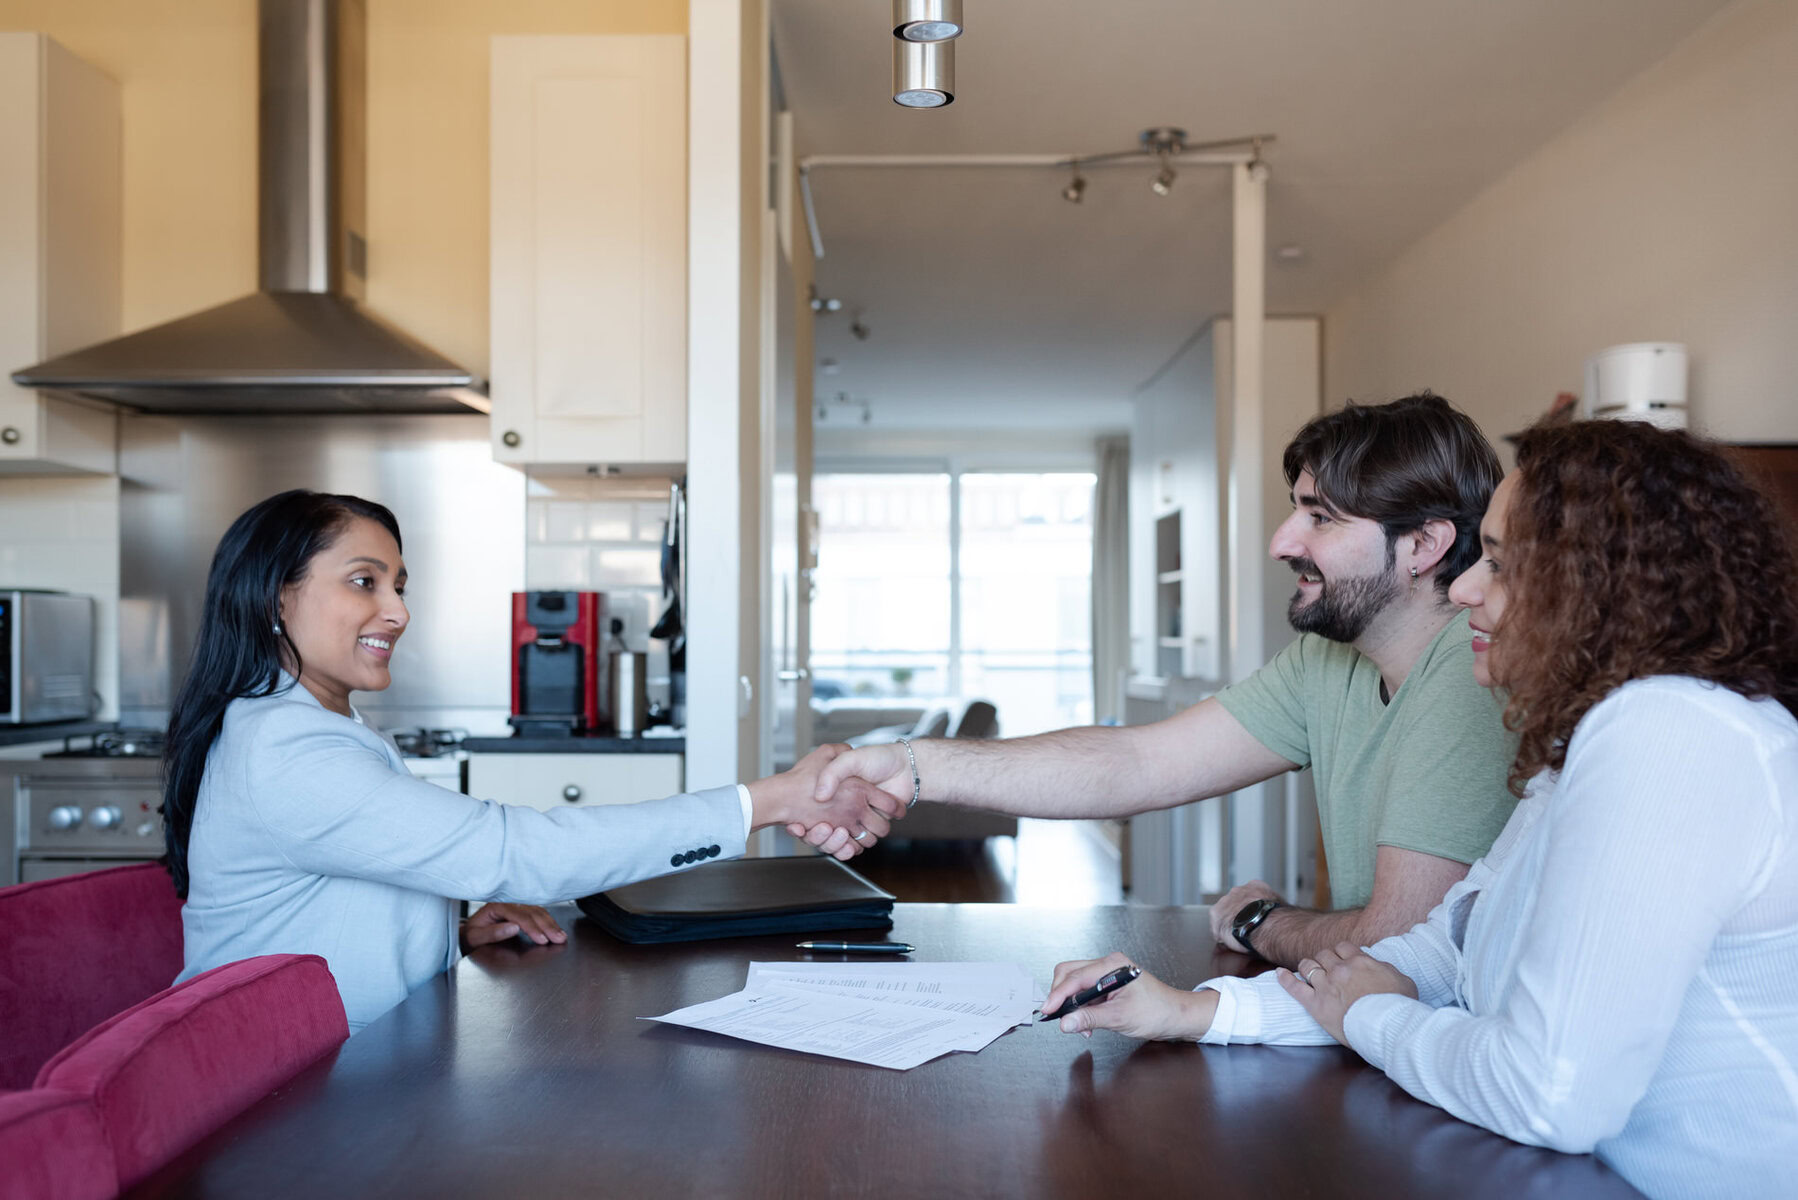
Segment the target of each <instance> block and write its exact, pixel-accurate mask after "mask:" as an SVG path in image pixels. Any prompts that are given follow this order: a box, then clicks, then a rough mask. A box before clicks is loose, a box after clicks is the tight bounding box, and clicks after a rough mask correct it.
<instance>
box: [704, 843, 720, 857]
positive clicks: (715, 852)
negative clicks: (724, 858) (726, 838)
mask: <svg viewBox="0 0 1798 1200" xmlns="http://www.w3.org/2000/svg"><path fill="white" fill-rule="evenodd" d="M722 853H723V851H721V850H720V849H718V847H716V846H707V847H706V848H705V856H706V857H707V858H717V857H718V856H719V855H720V854H722Z"/></svg>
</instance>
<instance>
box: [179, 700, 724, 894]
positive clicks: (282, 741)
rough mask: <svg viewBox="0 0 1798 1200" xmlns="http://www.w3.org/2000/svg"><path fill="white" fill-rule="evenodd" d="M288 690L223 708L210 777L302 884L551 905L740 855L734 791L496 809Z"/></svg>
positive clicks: (500, 806) (368, 732) (357, 726)
mask: <svg viewBox="0 0 1798 1200" xmlns="http://www.w3.org/2000/svg"><path fill="white" fill-rule="evenodd" d="M298 690H299V689H297V688H296V689H293V690H292V691H290V692H289V693H287V694H286V695H285V696H276V697H269V698H267V699H264V700H262V701H260V702H256V703H251V704H237V705H233V706H232V709H231V711H230V712H229V713H228V714H227V716H226V722H225V729H224V730H223V731H222V732H221V737H220V739H219V741H218V743H217V744H215V747H214V757H213V760H212V761H211V762H209V764H208V767H207V770H208V773H209V774H211V775H214V778H215V781H216V782H217V783H219V784H222V785H224V787H223V790H224V791H227V792H233V793H236V794H237V795H238V796H240V797H241V798H242V801H243V803H244V805H245V806H246V809H247V812H246V816H247V817H248V819H249V820H250V821H251V822H253V823H254V824H255V825H258V826H260V828H261V829H262V831H263V832H264V833H265V834H266V836H267V838H268V841H269V844H270V845H271V846H272V847H273V848H274V849H275V850H276V852H277V853H279V854H280V855H281V856H282V857H283V858H285V860H286V861H288V862H289V863H291V864H292V865H293V866H294V867H295V868H296V869H298V870H300V871H305V872H310V873H313V874H318V875H336V876H349V877H352V878H359V879H368V880H375V881H380V882H383V883H388V884H392V885H395V886H398V887H403V888H409V889H413V890H416V891H420V892H426V893H430V894H433V895H438V896H453V897H459V898H462V899H468V900H511V901H518V902H522V903H527V904H551V903H555V902H558V901H562V900H568V899H573V898H576V897H580V896H586V895H590V894H592V893H594V892H599V891H604V890H606V889H607V888H612V887H616V886H619V885H621V884H626V883H631V882H634V881H636V880H639V879H647V878H649V877H651V876H655V875H664V874H668V873H670V872H672V871H675V870H679V869H684V868H685V867H687V866H688V865H698V864H700V863H704V862H709V861H712V859H714V858H727V857H733V856H736V855H740V854H742V853H743V851H744V849H745V846H746V842H747V835H748V830H746V829H745V828H744V821H743V810H742V805H741V802H740V801H739V799H738V796H737V790H736V787H735V786H734V785H731V786H728V787H721V788H712V789H709V790H707V791H703V792H697V793H691V794H682V795H676V796H669V797H667V798H665V799H660V800H651V801H647V802H644V803H641V804H619V805H597V806H591V807H582V808H572V807H571V808H566V809H558V810H556V811H553V812H540V811H538V810H537V809H534V808H527V807H522V806H518V805H505V804H497V803H494V802H493V801H490V800H480V799H477V798H475V797H472V796H463V795H459V794H457V793H454V792H450V791H447V790H445V789H443V788H440V787H438V786H436V785H435V784H430V783H425V782H424V781H422V780H419V779H415V778H414V777H413V776H412V775H410V774H409V773H407V772H406V771H405V769H404V765H403V763H401V762H400V761H399V760H398V757H397V755H395V754H393V752H392V750H391V748H390V747H389V746H388V744H387V743H386V742H385V741H383V740H382V738H381V737H380V736H379V735H378V734H376V733H375V732H373V731H372V730H370V729H368V728H366V727H365V726H363V725H360V724H358V723H357V722H355V721H352V720H350V719H348V718H346V717H342V716H339V715H338V714H336V713H332V712H330V711H328V710H326V709H324V708H322V707H320V706H319V705H318V704H317V703H316V701H312V700H311V697H310V696H300V695H296V694H295V693H297V692H298ZM215 794H216V793H215ZM713 846H716V847H718V849H717V851H711V847H713ZM688 852H697V854H696V857H695V860H694V862H693V864H689V863H688V862H687V861H686V855H687V854H688Z"/></svg>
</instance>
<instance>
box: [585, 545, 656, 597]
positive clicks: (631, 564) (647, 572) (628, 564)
mask: <svg viewBox="0 0 1798 1200" xmlns="http://www.w3.org/2000/svg"><path fill="white" fill-rule="evenodd" d="M592 578H594V579H596V580H599V579H603V580H605V581H606V582H607V584H611V585H625V586H632V585H634V586H637V587H658V586H660V585H661V582H662V552H661V551H660V550H659V549H657V548H656V547H653V546H650V547H645V548H642V549H637V548H629V549H620V548H618V547H615V546H595V547H594V548H593V573H592ZM596 586H597V585H596ZM602 590H603V589H602Z"/></svg>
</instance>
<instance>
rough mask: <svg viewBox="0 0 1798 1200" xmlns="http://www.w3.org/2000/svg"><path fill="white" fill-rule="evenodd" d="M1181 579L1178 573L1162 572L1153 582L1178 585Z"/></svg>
mask: <svg viewBox="0 0 1798 1200" xmlns="http://www.w3.org/2000/svg"><path fill="white" fill-rule="evenodd" d="M1181 577H1182V573H1181V572H1179V571H1163V572H1162V573H1161V574H1159V575H1157V576H1155V582H1156V583H1179V582H1180V580H1181Z"/></svg>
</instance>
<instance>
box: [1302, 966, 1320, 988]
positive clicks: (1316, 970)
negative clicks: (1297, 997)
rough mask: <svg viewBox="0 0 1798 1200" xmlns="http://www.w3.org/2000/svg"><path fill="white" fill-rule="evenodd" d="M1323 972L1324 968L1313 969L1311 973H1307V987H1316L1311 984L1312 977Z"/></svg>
mask: <svg viewBox="0 0 1798 1200" xmlns="http://www.w3.org/2000/svg"><path fill="white" fill-rule="evenodd" d="M1321 970H1323V968H1322V967H1312V968H1311V969H1310V970H1309V971H1306V972H1305V983H1306V985H1307V986H1316V985H1314V984H1312V983H1311V977H1312V976H1313V975H1315V974H1317V973H1318V972H1319V971H1321Z"/></svg>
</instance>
